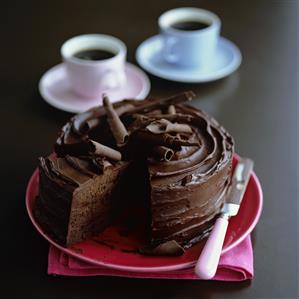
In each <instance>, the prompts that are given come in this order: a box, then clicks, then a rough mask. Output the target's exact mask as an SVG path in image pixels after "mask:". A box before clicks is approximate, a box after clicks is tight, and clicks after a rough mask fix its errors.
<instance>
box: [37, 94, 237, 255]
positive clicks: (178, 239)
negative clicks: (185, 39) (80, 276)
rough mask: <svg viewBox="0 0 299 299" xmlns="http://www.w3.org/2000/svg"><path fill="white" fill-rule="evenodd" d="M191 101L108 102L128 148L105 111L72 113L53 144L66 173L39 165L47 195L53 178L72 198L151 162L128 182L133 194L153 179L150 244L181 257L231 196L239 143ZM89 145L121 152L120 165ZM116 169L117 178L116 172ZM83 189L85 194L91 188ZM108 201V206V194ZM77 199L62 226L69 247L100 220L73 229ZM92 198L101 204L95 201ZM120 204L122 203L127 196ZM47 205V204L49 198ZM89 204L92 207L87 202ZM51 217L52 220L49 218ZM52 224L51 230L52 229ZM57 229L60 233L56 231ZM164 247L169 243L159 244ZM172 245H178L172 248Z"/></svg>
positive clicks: (150, 185) (146, 196)
mask: <svg viewBox="0 0 299 299" xmlns="http://www.w3.org/2000/svg"><path fill="white" fill-rule="evenodd" d="M193 96H194V94H193V93H192V92H186V93H183V94H179V95H176V96H173V97H170V98H167V99H147V100H144V101H136V100H123V101H120V102H117V103H114V104H113V105H110V104H109V103H108V104H106V106H109V109H110V110H109V114H108V115H113V117H114V118H115V119H114V120H115V121H116V123H118V124H121V127H122V128H123V129H125V130H126V134H127V135H128V140H127V141H126V143H125V144H122V145H120V144H119V142H117V140H115V136H117V134H115V132H113V127H111V121H110V120H109V119H108V120H107V113H106V111H105V107H102V106H99V107H95V108H93V109H91V110H89V111H87V112H85V113H81V114H78V115H76V116H74V117H73V118H72V119H71V120H70V121H69V122H68V123H67V124H66V125H65V126H64V127H63V128H62V130H61V132H60V136H59V138H58V139H57V142H56V144H55V152H56V154H57V156H58V157H59V159H61V161H63V163H62V162H60V163H59V165H64V164H65V165H67V166H65V167H66V168H67V169H68V171H65V169H62V168H63V167H62V168H61V166H60V168H58V167H54V166H53V165H54V164H55V163H54V164H53V163H52V164H49V162H45V161H44V160H42V163H41V164H40V169H41V173H42V177H43V180H42V182H41V184H43V185H41V186H40V187H41V190H42V192H41V193H42V194H43V197H44V198H46V197H47V195H45V193H47V192H46V191H45V190H44V189H45V188H44V186H46V185H47V181H51V183H53V182H55V181H57V182H59V186H60V188H62V189H63V187H61V186H63V185H65V186H68V187H65V188H68V193H67V194H68V198H70V193H72V192H73V193H76V194H78V193H79V191H78V188H81V189H82V186H83V185H84V186H87V187H86V188H91V187H90V186H91V185H92V183H90V182H95V181H96V178H97V177H100V178H101V179H102V181H101V180H98V181H97V182H100V183H99V184H101V182H102V183H103V182H106V183H107V180H106V181H105V179H103V178H105V177H106V176H108V174H109V176H110V177H113V180H110V181H109V180H108V181H109V182H112V183H111V184H110V185H111V190H112V189H113V184H114V183H115V184H116V181H117V180H118V179H116V177H119V175H120V171H119V170H120V169H122V170H121V173H122V175H124V173H126V172H125V168H126V167H127V165H130V164H132V163H133V164H134V163H135V164H138V163H139V162H140V161H143V162H142V163H143V164H144V162H146V164H145V165H147V166H146V167H145V168H146V169H142V172H140V173H138V172H136V173H132V172H130V174H129V177H127V178H126V180H127V182H129V183H128V184H129V185H130V188H131V189H134V188H138V186H137V185H136V184H135V185H134V182H135V181H136V177H140V176H141V175H143V178H144V180H145V181H146V182H147V186H148V187H147V188H144V190H143V192H144V193H143V194H144V196H143V197H144V199H146V200H147V201H148V205H147V207H148V209H149V211H148V212H149V215H150V221H149V222H150V223H149V226H150V235H149V236H148V240H149V244H150V245H151V248H153V249H154V248H155V247H157V246H159V250H157V249H156V250H153V251H152V252H159V253H160V251H161V248H163V250H164V248H168V249H167V250H169V252H181V249H179V250H176V249H178V248H179V246H184V247H188V246H191V245H192V244H193V243H195V242H197V241H198V240H200V239H201V238H203V237H204V236H206V235H207V234H208V232H209V231H210V229H211V228H212V226H213V223H214V219H215V216H216V215H217V214H218V213H219V211H220V209H221V207H222V205H223V203H224V201H225V199H226V196H227V192H228V188H229V185H230V181H231V167H232V157H233V151H234V142H233V139H232V137H231V136H230V135H229V133H228V132H227V131H226V130H225V129H224V128H223V127H222V126H220V125H219V124H218V123H217V121H216V120H214V119H213V118H212V117H210V116H208V115H207V114H205V113H204V112H203V111H200V110H198V109H195V108H192V107H190V106H187V105H184V104H182V102H185V101H188V100H190V99H191V98H192V97H193ZM111 109H112V110H111ZM91 141H92V144H99V145H101V146H102V147H103V146H104V147H103V148H104V149H105V150H106V149H107V148H108V150H109V149H111V151H113V153H114V154H115V153H119V154H117V155H116V157H118V156H119V157H121V161H113V160H111V157H114V156H115V155H106V156H105V153H106V151H96V150H92V147H91V146H90V144H91ZM124 163H125V164H124ZM140 163H141V162H140ZM55 165H57V163H56V164H55ZM120 165H126V166H125V167H124V166H120ZM140 165H141V164H140ZM50 166H51V167H50ZM70 169H75V172H74V173H76V176H78V174H82V175H83V176H84V178H86V180H87V182H86V181H84V184H83V185H82V184H79V183H78V182H77V180H78V178H74V177H73V172H72V171H70ZM114 169H115V172H119V175H117V176H113V175H112V174H113V171H114ZM107 170H109V171H107ZM144 173H146V175H145V174H144ZM45 178H46V179H45ZM61 182H63V184H62V183H61ZM93 184H96V183H93ZM76 186H77V189H76ZM92 188H93V193H96V194H97V195H96V196H97V197H98V198H97V199H96V200H99V201H101V198H102V196H101V192H95V189H100V188H101V186H100V185H97V187H96V188H95V185H93V187H92ZM111 190H110V191H111ZM110 191H109V192H110ZM84 192H85V193H86V190H85V191H84ZM109 192H108V193H109ZM148 193H149V194H148ZM105 196H106V197H105V198H106V199H105V201H106V202H107V195H105ZM50 197H51V198H52V197H55V194H52V195H51V196H48V197H47V200H48V201H51V200H52V199H51V198H50ZM120 197H121V196H120ZM122 197H125V194H122ZM74 200H76V199H74V197H73V204H71V205H70V204H69V205H68V206H69V209H70V211H68V212H67V213H66V214H67V215H70V216H65V217H69V219H68V220H67V221H65V222H63V223H68V228H64V229H62V230H61V231H63V232H65V234H66V236H65V237H64V238H61V237H60V239H64V240H66V239H67V236H68V238H70V237H69V236H70V235H75V237H74V238H71V240H70V239H69V241H68V242H64V243H65V244H67V245H69V244H72V243H73V242H74V240H75V241H78V240H79V241H80V240H81V239H84V238H86V236H87V235H89V234H88V233H87V231H88V227H90V226H91V224H90V223H93V222H94V219H92V215H88V217H87V218H88V221H85V220H84V219H83V220H82V219H81V220H80V223H81V224H82V227H80V226H79V227H78V226H77V227H76V230H80V229H81V230H84V234H80V233H79V234H78V233H71V232H70V230H72V225H71V223H72V222H71V221H73V222H74V221H75V222H76V219H74V213H73V211H72V207H73V206H76V205H75V204H74ZM90 200H91V201H92V202H93V203H94V202H95V200H94V199H90ZM118 200H119V202H121V201H123V199H122V198H119V199H118ZM76 201H78V200H76ZM41 202H43V203H44V205H48V204H46V203H45V199H43V200H42V201H41ZM116 202H117V200H116ZM84 204H85V205H86V204H87V203H86V201H85V203H84ZM79 206H80V205H79ZM76 207H77V208H78V205H77V206H76ZM42 213H43V211H41V210H39V213H38V214H39V215H41V214H42ZM102 213H106V214H107V213H111V209H105V208H103V205H99V210H98V211H97V212H96V213H95V215H97V217H100V216H101V214H102ZM76 215H78V213H77V214H76ZM77 217H78V216H77ZM101 217H102V216H101ZM102 218H103V217H102ZM107 218H108V217H105V219H107ZM47 220H48V222H49V223H50V222H51V220H49V216H47ZM108 222H109V221H105V223H108ZM49 223H48V225H47V228H48V230H51V224H49ZM55 229H56V231H57V228H55ZM101 229H103V225H101V226H99V227H98V228H96V229H95V226H93V232H99V231H100V230H101ZM67 230H69V231H67ZM58 231H59V230H58ZM54 234H55V233H54ZM84 236H85V237H84ZM62 243H63V242H62ZM164 243H165V244H167V246H166V245H165V246H161V244H164ZM173 244H176V245H177V246H178V247H177V248H173V247H172V248H171V249H169V248H170V247H171V246H174V245H173ZM170 245H171V246H170ZM180 248H181V247H180ZM147 253H148V250H147Z"/></svg>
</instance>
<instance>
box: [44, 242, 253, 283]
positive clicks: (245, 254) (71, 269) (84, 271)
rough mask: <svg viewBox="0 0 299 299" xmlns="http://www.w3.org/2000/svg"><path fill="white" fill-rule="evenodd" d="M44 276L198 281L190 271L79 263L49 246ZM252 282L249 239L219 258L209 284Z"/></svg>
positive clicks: (192, 270)
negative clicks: (124, 268)
mask: <svg viewBox="0 0 299 299" xmlns="http://www.w3.org/2000/svg"><path fill="white" fill-rule="evenodd" d="M48 274H53V275H67V276H122V277H131V278H157V279H199V278H198V277H197V276H196V275H195V274H194V269H193V268H188V269H182V270H176V271H166V272H157V273H154V272H147V273H139V272H128V271H120V270H114V269H109V268H106V267H101V266H96V265H93V264H89V263H86V262H83V261H81V260H79V259H77V258H74V257H72V256H69V255H67V254H65V253H64V252H62V251H60V250H59V249H57V248H56V247H54V246H52V245H50V249H49V256H48ZM252 278H253V253H252V245H251V239H250V236H248V237H247V238H245V239H244V241H242V242H241V243H240V244H239V245H237V246H236V247H234V248H233V249H231V250H230V251H228V252H226V253H225V254H223V255H222V256H221V258H220V262H219V266H218V269H217V273H216V275H215V277H214V278H213V280H223V281H242V280H246V279H252Z"/></svg>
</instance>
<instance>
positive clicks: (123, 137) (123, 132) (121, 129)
mask: <svg viewBox="0 0 299 299" xmlns="http://www.w3.org/2000/svg"><path fill="white" fill-rule="evenodd" d="M103 105H104V108H105V110H106V113H107V121H108V123H109V126H110V129H111V131H112V134H113V136H114V138H115V140H116V144H117V146H122V145H124V144H125V143H126V142H127V141H128V137H129V134H128V131H127V129H126V127H125V126H124V124H123V123H122V122H121V120H120V118H119V116H118V115H117V113H116V111H115V110H114V108H113V106H112V104H111V103H110V101H109V98H108V97H107V96H106V95H105V94H104V95H103Z"/></svg>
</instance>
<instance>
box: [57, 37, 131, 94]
mask: <svg viewBox="0 0 299 299" xmlns="http://www.w3.org/2000/svg"><path fill="white" fill-rule="evenodd" d="M88 49H102V50H106V51H109V52H112V53H114V54H115V56H113V57H111V58H108V59H105V60H97V61H94V60H82V59H80V58H76V57H74V54H75V53H77V52H79V51H84V50H88ZM60 52H61V56H62V59H63V61H64V63H65V66H66V71H67V75H68V79H69V81H70V84H71V87H72V89H73V90H74V91H75V92H76V93H77V94H79V95H80V96H83V97H96V96H101V93H103V92H105V91H109V90H110V89H114V88H119V87H121V86H123V85H124V84H125V82H126V76H125V62H126V54H127V49H126V46H125V44H124V43H123V42H122V41H121V40H119V39H118V38H115V37H113V36H109V35H104V34H85V35H79V36H75V37H73V38H71V39H69V40H67V41H66V42H65V43H64V44H63V45H62V47H61V50H60Z"/></svg>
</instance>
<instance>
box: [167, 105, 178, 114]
mask: <svg viewBox="0 0 299 299" xmlns="http://www.w3.org/2000/svg"><path fill="white" fill-rule="evenodd" d="M167 113H168V114H171V115H173V114H176V111H175V107H174V105H170V106H169V107H168V109H167Z"/></svg>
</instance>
